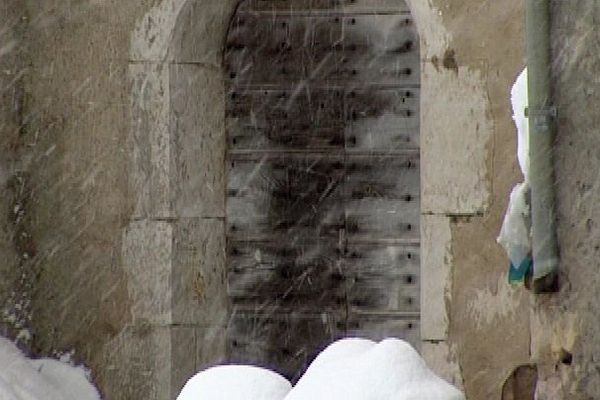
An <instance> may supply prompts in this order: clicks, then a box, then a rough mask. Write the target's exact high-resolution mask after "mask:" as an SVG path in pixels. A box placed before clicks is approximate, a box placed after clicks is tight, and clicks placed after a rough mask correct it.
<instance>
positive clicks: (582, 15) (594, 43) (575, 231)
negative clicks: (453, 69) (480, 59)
mask: <svg viewBox="0 0 600 400" xmlns="http://www.w3.org/2000/svg"><path fill="white" fill-rule="evenodd" d="M552 12H553V19H552V43H553V60H554V65H553V70H554V77H555V79H554V87H553V89H554V100H555V104H556V107H557V110H558V126H557V137H556V145H555V166H556V167H555V173H556V182H557V184H556V189H557V213H558V241H559V247H560V257H561V261H560V266H559V268H560V276H559V280H560V282H559V285H560V291H559V292H558V293H556V294H551V295H544V296H538V297H536V299H535V302H534V306H533V309H532V346H531V351H532V358H533V360H534V361H535V362H536V363H537V364H538V370H539V381H538V388H537V392H538V398H539V399H543V400H555V399H577V400H579V399H593V398H597V397H598V393H600V375H598V370H597V365H598V357H599V356H600V352H599V350H598V349H600V325H599V324H598V310H599V309H600V296H599V293H600V289H599V288H600V275H599V274H598V255H599V254H600V242H599V240H598V238H599V237H600V230H599V228H600V225H599V221H600V202H599V201H598V199H599V198H600V181H599V179H598V174H597V171H598V167H599V166H600V152H599V151H598V149H600V135H599V132H598V127H599V126H600V115H599V114H598V113H597V112H596V111H595V110H596V109H597V108H598V104H600V97H599V96H600V90H599V86H598V85H599V82H600V81H599V79H598V71H599V68H600V59H599V58H598V54H599V53H598V52H599V50H600V48H599V47H600V41H599V40H600V36H599V35H600V34H599V32H598V28H597V27H598V22H599V21H600V4H599V3H598V2H596V1H590V0H581V1H574V2H562V1H552Z"/></svg>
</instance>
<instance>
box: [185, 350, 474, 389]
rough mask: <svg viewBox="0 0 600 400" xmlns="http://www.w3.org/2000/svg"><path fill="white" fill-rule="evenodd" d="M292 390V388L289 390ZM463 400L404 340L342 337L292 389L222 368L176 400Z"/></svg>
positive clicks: (256, 372) (250, 370)
mask: <svg viewBox="0 0 600 400" xmlns="http://www.w3.org/2000/svg"><path fill="white" fill-rule="evenodd" d="M290 389H291V390H290ZM198 399H203V400H224V399H228V400H237V399H240V400H242V399H244V400H464V396H463V394H462V393H461V392H460V391H459V390H457V389H456V388H454V387H453V386H452V385H450V384H448V383H447V382H445V381H444V380H442V379H441V378H439V377H437V376H436V375H435V374H434V373H433V372H432V371H431V370H430V369H429V368H427V366H426V365H425V362H424V361H423V359H422V358H421V357H420V356H419V354H418V353H417V352H416V351H415V350H414V349H413V348H412V347H411V346H410V345H409V344H408V343H406V342H404V341H402V340H399V339H386V340H383V341H382V342H380V343H375V342H373V341H371V340H366V339H343V340H340V341H337V342H335V343H333V344H332V345H330V346H329V347H327V348H326V349H325V350H324V351H323V352H322V353H321V354H320V355H319V356H318V357H317V358H316V359H315V360H314V361H313V363H312V364H311V365H310V367H309V368H308V370H307V371H306V373H305V374H304V376H303V377H302V378H301V379H300V380H299V381H298V383H297V385H296V386H295V387H293V388H291V386H290V384H289V382H287V381H286V380H285V379H284V378H283V377H281V376H280V375H278V374H276V373H274V372H272V371H268V370H265V369H262V368H257V367H249V366H221V367H215V368H210V369H207V370H205V371H203V372H200V373H198V374H197V375H196V376H194V377H193V378H191V379H190V380H189V381H188V383H187V384H186V385H185V387H184V388H183V390H182V392H181V394H180V395H179V397H178V398H177V400H198Z"/></svg>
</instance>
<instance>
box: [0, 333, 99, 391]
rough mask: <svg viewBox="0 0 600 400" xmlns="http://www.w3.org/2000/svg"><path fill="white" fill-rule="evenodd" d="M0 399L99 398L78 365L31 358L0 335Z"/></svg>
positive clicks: (86, 375)
mask: <svg viewBox="0 0 600 400" xmlns="http://www.w3.org/2000/svg"><path fill="white" fill-rule="evenodd" d="M0 400H100V396H99V395H98V392H97V391H96V389H95V388H94V386H93V385H92V384H91V383H90V382H89V380H88V373H87V372H86V370H84V369H83V368H81V367H74V366H72V365H70V364H68V363H65V362H62V361H58V360H51V359H39V360H30V359H27V358H25V356H24V355H23V353H21V351H20V350H19V349H18V348H17V347H16V346H15V345H14V344H13V343H12V342H10V341H9V340H7V339H4V338H0Z"/></svg>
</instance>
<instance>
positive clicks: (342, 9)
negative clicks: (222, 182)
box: [224, 0, 420, 377]
mask: <svg viewBox="0 0 600 400" xmlns="http://www.w3.org/2000/svg"><path fill="white" fill-rule="evenodd" d="M224 61H225V69H226V81H227V93H226V96H227V109H226V117H227V140H228V153H227V173H228V181H227V182H228V183H227V267H228V285H229V286H228V288H229V289H228V290H229V296H230V298H231V303H232V315H231V319H230V322H229V327H228V349H229V353H230V354H229V355H230V359H231V360H232V361H238V362H250V363H254V364H259V365H263V366H267V367H270V368H274V369H276V370H278V371H280V372H282V373H284V374H286V375H287V376H289V377H294V376H296V375H297V373H299V372H301V371H302V368H303V367H304V366H305V365H306V363H307V362H309V361H310V359H311V358H312V357H313V356H314V355H315V353H316V352H318V351H319V350H320V349H321V348H322V347H324V346H326V345H327V344H328V343H330V342H331V341H332V340H334V339H335V338H337V337H342V336H361V337H367V338H373V339H380V338H382V337H385V336H396V337H401V338H405V339H406V340H409V341H410V342H412V343H413V344H414V345H415V346H418V341H419V213H420V210H419V194H420V189H419V82H420V80H419V51H418V38H417V34H416V28H415V25H414V22H413V19H412V18H411V15H410V13H409V12H408V9H407V6H406V4H405V3H404V2H403V1H400V0H393V1H392V0H371V1H368V0H362V1H361V0H249V1H246V2H243V3H242V4H241V5H240V7H239V9H238V10H237V12H236V14H235V16H234V17H233V19H232V22H231V26H230V30H229V34H228V37H227V42H226V51H225V55H224Z"/></svg>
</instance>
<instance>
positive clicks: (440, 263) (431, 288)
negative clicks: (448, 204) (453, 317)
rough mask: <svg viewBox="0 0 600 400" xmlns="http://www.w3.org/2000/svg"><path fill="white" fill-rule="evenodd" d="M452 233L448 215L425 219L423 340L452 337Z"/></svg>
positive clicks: (423, 245)
mask: <svg viewBox="0 0 600 400" xmlns="http://www.w3.org/2000/svg"><path fill="white" fill-rule="evenodd" d="M451 240H452V236H451V231H450V220H449V218H448V217H447V216H445V215H423V216H421V339H422V340H445V339H446V338H447V337H448V313H447V310H446V298H447V297H448V296H449V295H450V290H449V288H450V285H451V281H450V280H451V278H452V277H451V274H450V272H451V268H452V253H451V248H450V246H451Z"/></svg>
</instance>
